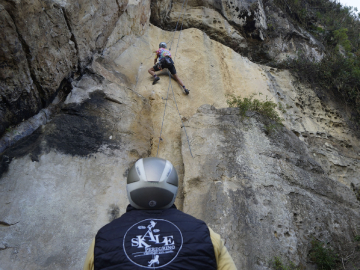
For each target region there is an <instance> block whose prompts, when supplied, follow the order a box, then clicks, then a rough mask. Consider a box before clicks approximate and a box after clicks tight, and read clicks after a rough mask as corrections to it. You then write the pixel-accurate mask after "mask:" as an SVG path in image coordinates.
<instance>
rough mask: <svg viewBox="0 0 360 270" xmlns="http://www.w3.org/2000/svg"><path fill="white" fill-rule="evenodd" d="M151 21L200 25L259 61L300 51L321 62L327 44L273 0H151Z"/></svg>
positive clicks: (171, 26) (164, 25) (166, 26)
mask: <svg viewBox="0 0 360 270" xmlns="http://www.w3.org/2000/svg"><path fill="white" fill-rule="evenodd" d="M151 10H152V13H151V22H152V23H153V24H155V25H157V26H160V27H161V28H163V29H166V30H173V29H175V27H176V24H178V29H180V28H181V27H182V28H185V29H186V28H198V29H200V30H202V31H204V32H205V33H206V34H207V35H208V36H210V37H211V38H212V39H213V40H216V41H218V42H220V43H222V44H224V45H225V46H228V47H230V48H232V49H233V50H235V51H236V52H238V53H240V54H242V55H244V56H247V57H248V58H249V59H250V60H253V61H255V62H257V63H269V62H281V61H283V60H286V59H287V57H291V58H295V57H297V53H298V51H300V50H301V51H303V52H304V54H305V55H306V56H307V57H309V58H310V59H312V60H315V61H319V60H321V59H322V57H323V54H324V46H323V45H322V44H321V43H320V42H318V41H317V40H316V39H315V38H314V37H312V36H311V34H310V33H308V32H306V31H305V30H303V29H301V28H300V27H297V26H295V25H294V24H293V23H292V22H291V20H290V18H288V17H287V16H286V15H285V14H284V13H283V12H282V11H281V10H280V9H279V8H277V7H276V5H275V4H274V3H273V1H271V0H265V1H260V0H254V1H231V0H226V1H225V0H224V1H218V0H214V1H180V0H174V1H152V9H151Z"/></svg>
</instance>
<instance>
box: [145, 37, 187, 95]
mask: <svg viewBox="0 0 360 270" xmlns="http://www.w3.org/2000/svg"><path fill="white" fill-rule="evenodd" d="M166 46H167V45H166V43H165V42H161V43H160V44H159V49H158V50H157V51H155V53H156V58H155V59H154V66H153V67H152V68H150V69H149V70H148V72H149V73H150V74H151V75H152V76H153V77H154V82H153V84H155V83H156V82H157V81H158V80H160V78H159V76H157V75H156V74H155V71H160V70H163V69H164V68H167V69H168V70H169V71H170V73H171V74H172V75H173V77H174V78H175V80H176V81H177V82H178V83H179V84H180V85H181V86H182V88H184V91H185V94H187V95H188V94H189V90H188V89H186V88H185V85H184V84H183V82H182V81H181V80H180V78H179V77H178V75H177V74H176V69H175V65H174V61H173V60H172V58H171V53H170V51H169V50H167V49H166ZM158 59H159V62H158V63H156V62H157V60H158Z"/></svg>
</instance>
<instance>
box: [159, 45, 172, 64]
mask: <svg viewBox="0 0 360 270" xmlns="http://www.w3.org/2000/svg"><path fill="white" fill-rule="evenodd" d="M156 55H157V56H158V57H159V61H161V59H163V58H164V57H166V56H168V57H171V52H170V51H169V50H167V49H164V48H159V49H158V50H157V51H156Z"/></svg>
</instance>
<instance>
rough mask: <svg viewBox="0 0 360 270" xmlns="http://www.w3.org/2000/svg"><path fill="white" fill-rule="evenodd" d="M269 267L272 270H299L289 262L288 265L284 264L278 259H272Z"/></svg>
mask: <svg viewBox="0 0 360 270" xmlns="http://www.w3.org/2000/svg"><path fill="white" fill-rule="evenodd" d="M270 266H271V268H272V269H274V270H299V269H300V268H299V267H297V266H296V265H295V264H294V263H293V262H290V263H289V264H288V265H287V264H284V263H283V262H282V261H281V259H280V258H279V257H274V259H272V260H271V261H270Z"/></svg>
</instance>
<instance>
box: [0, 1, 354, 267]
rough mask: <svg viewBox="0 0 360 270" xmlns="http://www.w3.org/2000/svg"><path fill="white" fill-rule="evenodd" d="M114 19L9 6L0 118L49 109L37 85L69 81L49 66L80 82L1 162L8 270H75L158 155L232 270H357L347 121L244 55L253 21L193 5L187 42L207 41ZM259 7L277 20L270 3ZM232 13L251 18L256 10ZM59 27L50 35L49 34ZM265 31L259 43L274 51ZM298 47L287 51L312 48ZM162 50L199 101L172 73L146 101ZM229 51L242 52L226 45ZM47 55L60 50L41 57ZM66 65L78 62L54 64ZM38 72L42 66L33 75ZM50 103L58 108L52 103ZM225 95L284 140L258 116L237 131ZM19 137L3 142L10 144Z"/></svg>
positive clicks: (3, 259) (0, 218)
mask: <svg viewBox="0 0 360 270" xmlns="http://www.w3.org/2000/svg"><path fill="white" fill-rule="evenodd" d="M106 3H107V6H102V5H100V4H99V2H97V1H84V2H77V3H73V2H71V1H60V0H58V1H45V2H41V3H40V2H39V3H37V2H34V6H32V5H30V4H29V2H26V1H22V2H20V1H5V0H0V4H1V5H2V7H1V8H0V14H1V19H2V20H3V22H4V23H3V24H1V25H2V26H1V27H3V29H4V31H5V32H4V33H6V34H7V35H2V41H1V42H2V44H4V46H2V47H1V49H2V50H3V51H2V55H4V56H2V55H1V57H3V58H1V59H5V60H6V61H8V63H9V64H6V65H2V66H1V71H2V73H1V74H5V75H6V76H5V77H4V78H6V80H7V84H8V85H12V87H13V89H14V90H11V91H8V92H6V93H7V94H6V95H3V94H1V98H2V101H4V97H5V98H7V99H6V100H12V101H11V102H13V103H11V102H3V103H1V104H5V105H6V106H10V105H11V106H15V105H14V104H17V103H16V102H18V103H19V104H20V105H21V102H25V103H26V102H28V101H27V100H29V101H31V102H29V103H26V104H29V108H28V107H26V106H24V105H21V107H19V108H22V109H23V110H24V113H25V112H27V111H26V110H28V111H30V112H31V113H35V112H36V111H37V110H39V109H40V108H42V106H43V104H42V103H41V102H40V103H39V102H38V101H39V99H40V100H41V94H40V92H39V91H40V90H38V87H39V85H40V86H41V87H43V85H56V83H55V79H56V78H57V79H58V80H59V81H58V83H60V81H61V80H62V79H61V76H59V77H56V76H58V74H56V75H54V74H53V75H52V73H51V72H55V71H51V70H50V68H54V67H53V65H52V64H51V63H52V62H51V61H50V60H51V59H53V60H54V61H56V63H58V64H59V67H58V68H59V70H62V71H64V73H63V75H62V76H65V77H66V76H68V74H72V73H74V72H78V74H76V73H74V75H73V78H72V79H71V80H69V81H67V89H68V90H66V91H69V94H68V95H66V94H65V95H64V98H65V97H66V99H65V101H64V102H61V98H58V100H57V101H56V102H58V103H57V104H58V105H57V109H56V110H54V112H53V113H52V115H47V112H46V111H43V112H44V114H45V116H38V120H37V121H34V124H33V125H32V130H33V129H35V126H36V125H37V126H38V127H39V128H38V129H37V130H36V131H35V132H34V133H33V134H32V135H31V136H27V137H24V138H23V139H21V140H20V141H18V142H17V143H16V144H10V143H9V145H11V147H8V149H7V150H6V151H5V152H3V153H1V155H0V205H1V207H0V255H1V256H0V269H1V270H3V269H4V270H8V269H23V268H26V269H81V267H82V265H83V262H84V258H85V255H86V252H87V249H88V246H89V244H90V242H91V240H92V238H93V237H94V235H95V233H96V232H97V230H98V229H99V228H100V227H101V226H103V225H104V224H106V223H108V222H109V221H111V220H112V219H114V218H116V217H118V216H119V215H121V214H123V213H124V211H125V207H126V205H127V203H128V201H127V198H126V189H125V185H126V184H125V183H126V176H127V170H128V168H129V167H130V166H131V165H132V164H133V163H134V162H135V161H136V160H137V159H138V158H140V157H147V156H156V155H157V153H158V156H159V157H162V158H166V159H169V160H170V161H171V162H172V163H173V164H174V166H175V168H176V169H177V171H178V173H179V176H180V188H179V194H178V197H177V199H176V204H177V206H178V207H179V208H180V209H182V210H183V211H185V212H187V213H190V214H192V215H194V216H196V217H198V218H201V219H204V220H205V221H206V222H207V223H208V224H209V226H210V227H212V228H213V229H214V230H215V231H217V232H218V233H220V234H221V235H222V237H223V238H224V239H225V242H226V246H227V247H228V249H229V251H230V253H231V254H232V256H233V258H234V260H235V262H236V265H237V266H238V268H239V269H242V268H244V269H269V267H270V266H269V261H270V260H271V259H273V257H274V256H278V257H281V258H282V259H283V260H284V261H293V262H294V263H296V264H298V265H300V266H303V267H305V269H312V268H314V265H313V264H312V263H311V261H310V260H309V258H308V252H309V249H310V241H311V239H312V238H313V237H316V238H317V239H319V240H321V241H324V242H326V243H330V244H331V245H332V246H334V247H335V248H336V249H337V251H338V252H339V254H340V255H341V257H342V258H343V259H345V260H344V264H345V266H346V269H356V268H354V267H356V266H357V265H359V261H358V258H360V256H359V252H358V251H356V252H353V251H354V242H353V239H354V237H355V235H359V234H360V227H359V224H360V222H359V221H360V217H359V210H360V204H359V197H360V195H359V193H358V192H359V189H360V177H359V171H360V162H359V160H360V141H359V139H358V138H357V137H356V134H355V133H354V132H353V131H352V129H351V127H350V126H349V124H348V122H347V120H346V119H347V118H348V112H347V111H346V110H344V109H343V107H339V104H338V103H336V102H335V103H334V102H332V100H331V99H330V98H328V97H324V96H322V95H320V94H319V93H315V92H314V91H312V90H311V89H309V88H307V87H306V86H304V85H300V84H298V83H296V80H295V79H294V78H293V77H292V76H291V74H290V72H289V71H286V70H278V69H273V68H270V67H268V66H265V65H260V64H256V63H254V62H252V61H251V60H249V59H248V58H247V57H245V56H242V55H241V54H239V53H238V51H239V50H242V49H246V48H249V46H250V45H249V44H255V43H251V42H249V40H250V39H249V36H248V35H246V34H243V32H242V30H241V29H240V28H239V26H237V24H240V23H244V21H240V20H237V19H236V16H235V15H234V14H233V13H231V12H232V11H231V9H227V8H226V7H227V2H226V1H210V2H203V1H197V2H195V1H190V2H189V3H188V5H189V9H187V11H186V13H185V14H186V16H185V18H187V19H186V21H187V23H188V27H190V26H191V25H194V26H196V28H198V29H196V28H189V29H186V30H183V31H182V32H181V35H180V33H179V32H177V33H173V32H168V31H164V30H162V29H160V28H158V27H156V26H154V25H150V26H149V24H148V20H149V16H150V3H149V1H145V0H144V1H140V0H139V1H128V2H123V3H121V2H120V1H112V2H111V1H108V2H106ZM254 3H255V4H256V5H262V8H263V10H264V12H265V17H266V18H268V16H267V15H266V14H267V13H266V12H268V11H267V9H266V8H267V7H268V5H267V3H261V2H254ZM237 5H238V6H236V7H239V10H240V6H243V7H244V10H245V9H247V8H251V3H250V4H247V3H245V2H244V3H243V2H238V3H237ZM236 7H234V9H235V11H236ZM151 8H152V15H153V16H154V17H152V18H153V19H152V20H155V19H154V18H155V17H156V16H158V17H159V18H160V19H159V21H158V23H160V22H161V20H164V19H166V20H170V21H171V20H172V21H174V20H175V18H176V15H178V14H179V13H180V11H181V5H180V2H176V1H175V2H170V1H164V3H162V2H159V1H153V2H152V7H151ZM28 9H30V10H29V11H28ZM23 11H24V12H25V11H26V12H29V14H30V16H29V20H30V19H32V20H33V21H32V24H26V16H23V17H22V18H21V19H20V21H19V22H18V19H17V16H20V14H21V12H23ZM30 11H31V12H30ZM249 12H250V11H249ZM17 14H19V15H17ZM44 14H45V15H46V14H50V15H46V16H45V15H44ZM220 14H221V15H220ZM224 14H225V15H224ZM259 14H260V13H259ZM261 14H263V12H262V11H261ZM261 14H260V15H261ZM43 15H44V16H43ZM260 15H259V16H260ZM56 16H59V20H58V21H57V20H56V21H55V20H53V21H52V23H53V24H51V23H50V22H48V21H47V20H49V21H51V18H58V17H56ZM61 16H62V17H61ZM207 16H209V17H207ZM234 16H235V17H234ZM257 16H258V15H257ZM261 16H262V15H261ZM280 17H281V16H280ZM280 17H279V19H278V22H279V23H280V24H281V25H283V24H284V23H285V21H280ZM3 18H5V19H3ZM261 18H264V17H261ZM261 18H260V17H259V18H258V22H259V25H258V28H257V30H256V31H258V32H256V31H255V30H254V31H255V32H256V33H258V35H260V34H259V33H260V32H259V31H260V30H261V31H262V32H261V33H263V34H264V35H265V34H266V33H267V32H266V31H267V30H266V26H265V25H262V23H261ZM281 18H282V17H281ZM37 19H38V20H37ZM215 19H216V23H215V22H214V20H215ZM283 19H284V18H283ZM23 21H25V23H24V22H23ZM38 21H41V22H42V21H43V22H44V24H39V23H38ZM20 22H22V23H20ZM54 22H57V23H54ZM47 24H48V25H50V26H51V27H44V25H47ZM39 25H42V26H43V27H39ZM30 26H31V27H34V28H36V27H37V28H39V29H37V28H36V29H37V30H36V31H38V32H36V31H35V30H32V31H33V33H35V32H36V33H39V35H40V33H42V35H41V38H40V39H39V40H40V41H42V42H39V43H36V42H34V41H31V42H30V41H27V39H26V38H27V37H28V36H30V34H29V33H27V30H26V29H28V28H26V27H30ZM22 27H24V29H23V28H22ZM221 27H222V28H223V29H221ZM103 28H104V31H103V30H102V29H103ZM21 29H23V30H21ZM31 29H32V28H31ZM209 29H211V30H209ZM239 29H240V30H241V31H240V30H239ZM288 29H291V27H290V28H288ZM55 30H56V31H60V32H56V31H55ZM265 30H266V31H265ZM41 31H43V32H41ZM61 31H63V32H61ZM289 31H292V30H289ZM299 31H301V30H299ZM255 32H251V33H255ZM19 33H20V34H19ZM21 33H23V34H21ZM56 33H58V34H56ZM299 33H300V32H299ZM280 34H281V33H280ZM23 35H24V37H23ZM31 35H32V34H31ZM254 35H255V34H254ZM252 38H253V39H255V36H252ZM222 39H223V40H224V41H223V40H222ZM295 39H296V35H295V36H292V37H291V38H290V39H288V41H289V44H290V43H292V44H295V45H296V44H298V45H299V44H300V45H301V44H304V43H301V42H302V41H301V40H299V43H296V42H295V41H294V40H295ZM300 39H302V38H300ZM65 40H66V42H65ZM215 40H218V41H219V42H218V41H215ZM161 41H166V42H168V43H169V45H170V44H171V46H172V54H173V58H174V60H175V63H176V69H177V72H178V75H179V77H180V78H181V79H182V80H183V82H184V83H185V85H186V87H187V88H189V89H190V95H188V96H186V95H185V94H184V93H183V91H182V88H181V87H180V86H179V85H178V84H177V83H176V82H175V81H174V80H171V79H169V77H168V74H167V72H166V70H165V71H162V72H160V73H159V76H160V78H161V79H160V81H159V82H158V83H157V84H155V85H152V78H151V76H150V75H149V74H148V72H147V70H148V69H149V68H150V67H151V66H152V65H153V59H154V54H153V51H154V50H155V49H157V47H158V44H159V43H160V42H161ZM230 41H231V42H233V44H237V46H238V47H237V48H230V47H229V46H224V45H223V44H222V42H225V43H226V42H230ZM52 42H54V44H55V45H56V46H58V47H56V46H55V45H54V46H55V47H51V48H49V49H48V50H49V53H44V54H43V55H42V54H41V52H42V51H46V50H45V49H44V48H46V46H47V45H46V44H52ZM259 42H264V43H263V44H265V43H266V42H267V39H266V38H265V39H264V40H263V41H259ZM279 42H280V41H279ZM28 43H29V45H28ZM275 43H276V42H275ZM275 43H274V44H275ZM177 44H178V47H177ZM258 44H260V43H258ZM269 44H272V43H269ZM30 45H31V46H30ZM60 45H61V46H60ZM300 45H299V46H300ZM51 46H53V45H51ZM251 46H255V45H251ZM260 46H262V45H260ZM296 46H297V45H296ZM296 46H295V47H293V48H292V49H293V50H295V49H296V48H297V47H296ZM301 46H302V45H301ZM271 47H272V50H273V52H275V53H274V55H276V54H277V53H276V52H277V51H276V50H278V52H284V53H286V52H285V51H282V49H279V48H275V47H276V46H275V45H274V46H272V45H271ZM24 48H28V49H24ZM54 48H57V49H54ZM254 48H255V47H254ZM53 50H54V51H53ZM249 51H250V50H249ZM51 53H54V54H55V55H54V56H53V55H52V54H51ZM66 53H69V55H71V56H74V59H70V58H67V60H66V61H61V62H60V61H59V60H58V58H56V57H60V56H61V55H62V54H66ZM70 53H71V54H70ZM269 53H270V52H269ZM290 53H291V51H290ZM9 55H11V57H8V58H6V57H7V56H9ZM283 56H284V55H283ZM283 56H281V57H283ZM41 57H43V58H44V59H46V60H47V61H45V60H44V62H37V61H40V60H41V59H43V58H41ZM47 57H48V58H47ZM13 59H18V61H14V60H13ZM37 59H40V60H37ZM11 61H12V62H11ZM10 63H11V65H10ZM39 63H40V64H39ZM70 63H74V65H75V67H73V66H72V65H70ZM36 65H44V68H48V69H49V70H50V71H49V74H47V75H46V76H45V75H44V76H43V78H40V79H38V78H37V77H39V76H40V75H41V74H42V73H40V71H34V70H33V69H32V67H33V66H36ZM47 65H49V66H47ZM17 70H19V71H18V74H19V75H18V77H15V76H14V71H17ZM66 70H67V71H66ZM65 71H66V72H65ZM44 72H45V71H44ZM51 76H52V77H51ZM40 77H41V76H40ZM70 77H71V76H70ZM51 78H52V79H51ZM35 79H36V83H35ZM57 79H56V80H57ZM38 82H40V83H38ZM169 82H172V83H171V84H169ZM26 87H27V88H26ZM51 87H52V86H51ZM51 87H50V86H49V87H48V88H46V89H50V90H51V89H53V88H51ZM5 88H6V87H5V86H4V89H5ZM6 89H8V88H6ZM1 90H2V91H3V88H2V89H1ZM15 90H16V91H15ZM50 90H49V91H48V92H46V93H48V95H49V96H50V95H51V94H50V93H53V94H54V93H56V91H57V90H56V91H54V92H51V91H50ZM17 91H18V92H17ZM1 93H3V92H1ZM229 94H230V95H237V96H242V97H249V96H251V95H255V97H256V98H258V99H260V100H266V99H271V100H272V101H274V102H276V103H277V104H281V107H282V108H283V109H282V110H279V113H280V115H281V117H282V118H284V127H283V128H281V129H280V130H275V131H273V132H270V133H269V132H268V131H267V130H266V125H268V124H269V122H268V120H267V119H265V118H264V117H262V116H261V115H258V114H256V113H253V112H250V113H249V114H248V118H245V119H241V117H239V115H238V112H237V110H236V109H229V108H226V107H227V103H226V99H227V95H229ZM12 95H13V96H12ZM24 95H27V96H26V98H24V99H23V101H21V100H22V99H21V98H23V97H24ZM59 99H60V101H59ZM20 101H21V102H20ZM36 102H38V103H36ZM9 104H10V105H9ZM165 104H167V107H166V113H165V117H164V118H163V116H164V108H165ZM204 104H205V105H204ZM206 104H207V105H206ZM5 105H2V106H5ZM6 108H7V107H6ZM14 108H15V107H14ZM4 111H5V112H7V113H8V112H9V111H10V110H8V109H6V110H0V112H1V113H3V112H4ZM30 112H29V115H30ZM14 115H16V114H15V113H14ZM19 115H21V114H19ZM7 117H8V116H7ZM9 117H10V116H9ZM13 117H15V116H13ZM44 118H45V119H44ZM19 119H20V118H19ZM39 119H40V120H39ZM20 121H21V120H20ZM26 122H27V121H24V123H23V124H24V125H23V126H25V124H26ZM35 123H37V124H35ZM185 128H186V133H185ZM160 130H162V133H161V134H160ZM17 132H18V129H16V128H14V129H13V130H11V131H9V132H7V134H8V133H12V134H14V135H12V136H13V137H16V136H17V135H16V133H17ZM24 134H27V133H26V132H24ZM186 134H187V135H188V136H186ZM189 144H190V146H189ZM0 146H1V140H0ZM190 149H191V151H192V155H191V154H190ZM357 196H358V198H357ZM352 267H353V268H352Z"/></svg>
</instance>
